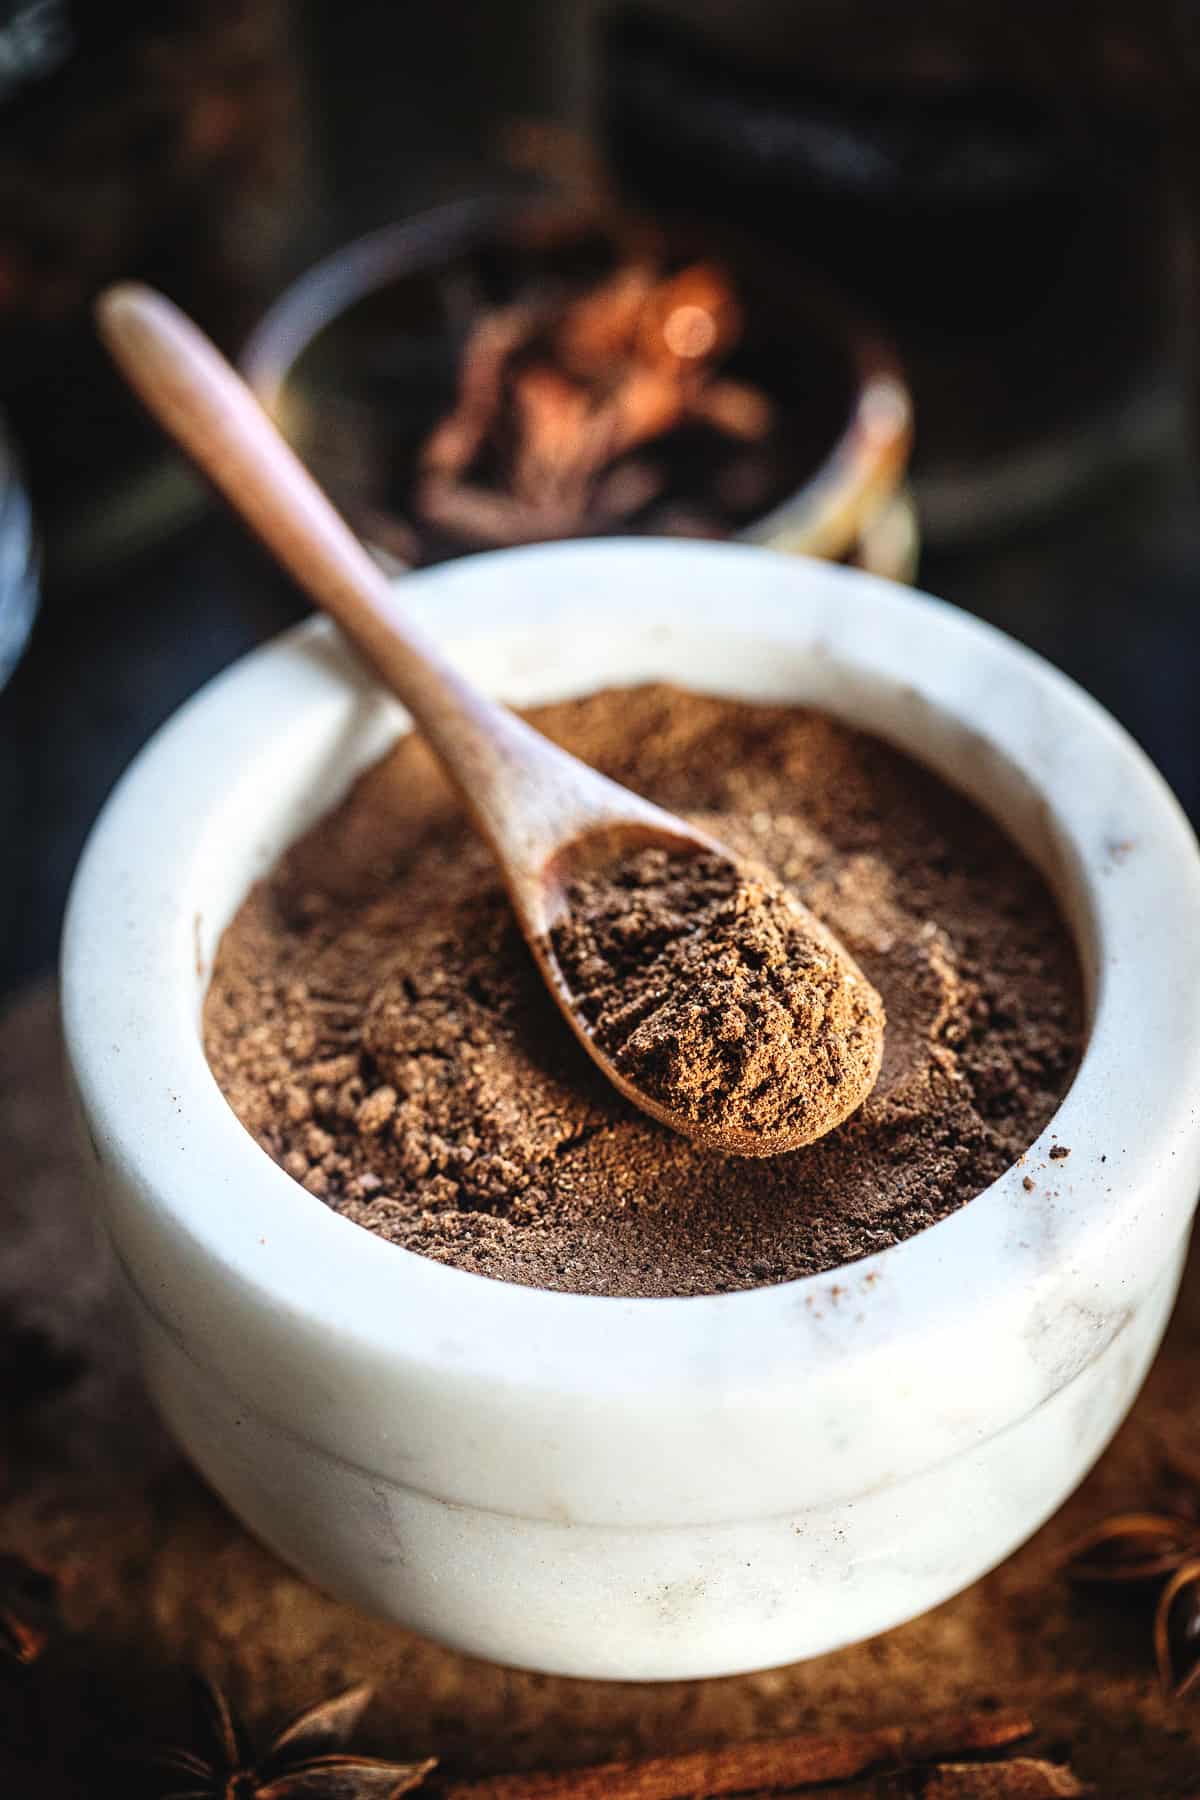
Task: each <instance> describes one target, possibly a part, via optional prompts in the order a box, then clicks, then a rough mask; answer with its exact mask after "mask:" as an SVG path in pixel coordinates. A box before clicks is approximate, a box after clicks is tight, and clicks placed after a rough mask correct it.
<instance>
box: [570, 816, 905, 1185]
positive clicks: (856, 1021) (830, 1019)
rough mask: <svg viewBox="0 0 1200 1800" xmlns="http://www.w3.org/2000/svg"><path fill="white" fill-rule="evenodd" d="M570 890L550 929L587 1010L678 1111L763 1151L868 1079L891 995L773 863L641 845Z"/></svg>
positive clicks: (646, 1090)
mask: <svg viewBox="0 0 1200 1800" xmlns="http://www.w3.org/2000/svg"><path fill="white" fill-rule="evenodd" d="M564 898H565V908H566V910H565V912H564V914H563V917H562V918H561V920H560V921H559V922H558V924H557V925H556V926H555V928H554V930H553V931H552V933H551V939H552V944H553V949H554V954H555V957H556V959H557V962H558V965H559V967H560V968H561V970H562V972H563V975H564V976H565V978H566V981H567V986H568V988H569V989H570V991H571V994H572V997H573V998H574V999H575V1001H576V1003H577V1006H578V1009H579V1013H580V1016H581V1017H582V1018H583V1019H584V1020H585V1022H586V1023H587V1025H588V1027H589V1029H590V1031H591V1034H592V1037H593V1039H594V1041H595V1042H596V1044H597V1045H598V1046H599V1047H600V1049H601V1050H603V1051H604V1052H605V1054H606V1055H607V1056H609V1057H610V1058H611V1060H612V1063H613V1066H614V1068H616V1069H617V1071H618V1072H619V1073H620V1074H621V1075H623V1076H624V1077H625V1078H626V1079H627V1080H628V1081H630V1082H632V1084H633V1085H634V1087H636V1088H637V1089H638V1091H639V1093H643V1094H647V1095H649V1096H650V1098H651V1099H653V1100H655V1101H657V1102H658V1103H659V1104H660V1105H662V1106H665V1107H667V1108H668V1109H669V1110H670V1112H671V1113H672V1115H673V1116H674V1117H676V1118H678V1119H680V1120H684V1121H686V1122H687V1123H688V1124H690V1125H693V1126H701V1127H707V1128H709V1129H711V1130H713V1131H716V1132H722V1133H726V1134H729V1137H730V1138H732V1137H734V1136H736V1138H738V1139H743V1140H748V1141H749V1143H751V1144H753V1145H755V1149H754V1151H753V1153H754V1154H758V1153H759V1150H758V1146H759V1145H762V1144H763V1143H764V1140H767V1141H769V1140H770V1139H778V1138H780V1137H783V1138H785V1139H786V1140H788V1142H789V1143H790V1144H791V1145H795V1144H805V1143H810V1142H811V1141H812V1140H813V1139H814V1138H818V1137H822V1136H823V1135H824V1133H825V1132H827V1131H830V1130H832V1128H833V1127H834V1126H835V1125H839V1124H840V1123H841V1122H842V1120H843V1119H844V1118H845V1117H846V1116H847V1114H848V1113H850V1112H852V1111H853V1110H854V1108H855V1107H856V1106H857V1105H858V1104H859V1102H860V1101H861V1100H862V1099H863V1097H864V1095H865V1094H866V1093H867V1092H868V1091H869V1089H870V1087H871V1084H872V1083H873V1081H874V1080H875V1077H876V1075H877V1073H878V1070H879V1052H880V1046H881V1042H882V1036H883V1029H882V1028H883V1008H882V1006H881V1005H880V1001H879V996H878V994H876V993H875V991H874V989H873V988H872V987H871V986H870V984H869V982H867V981H865V980H864V979H863V977H862V974H861V973H860V971H859V970H857V969H855V968H853V967H852V966H850V965H849V964H848V962H847V960H846V958H845V957H844V955H843V954H842V953H841V951H840V950H839V948H838V946H837V945H836V944H835V943H834V942H833V941H832V940H831V939H830V937H829V934H828V932H827V931H826V930H825V929H824V927H823V926H821V925H820V923H819V922H818V921H817V920H816V919H814V918H813V917H812V915H811V913H809V912H808V911H807V910H806V909H805V908H804V907H802V906H799V905H798V904H797V902H796V901H795V899H794V898H793V897H792V896H791V895H789V893H788V892H787V890H786V889H785V888H783V887H781V886H780V885H779V883H778V882H776V881H773V880H771V878H770V877H769V876H767V875H765V874H759V873H757V872H756V871H755V870H754V869H753V868H751V866H750V865H748V864H746V863H743V862H737V863H735V862H732V861H731V860H730V859H729V858H728V857H726V856H719V855H701V856H697V855H694V854H687V853H678V852H676V853H674V854H673V853H671V852H670V851H668V850H666V849H664V848H662V847H659V846H642V847H641V848H640V849H637V850H631V851H629V852H627V853H626V854H624V855H622V856H620V857H619V858H617V859H616V860H615V861H608V862H605V863H604V864H602V865H601V866H600V867H598V868H597V869H595V870H590V871H588V872H587V873H586V874H581V875H578V876H576V877H575V878H574V879H573V880H572V881H570V882H568V884H567V888H566V893H565V896H564ZM738 1147H739V1148H742V1147H743V1146H742V1145H741V1144H739V1146H738Z"/></svg>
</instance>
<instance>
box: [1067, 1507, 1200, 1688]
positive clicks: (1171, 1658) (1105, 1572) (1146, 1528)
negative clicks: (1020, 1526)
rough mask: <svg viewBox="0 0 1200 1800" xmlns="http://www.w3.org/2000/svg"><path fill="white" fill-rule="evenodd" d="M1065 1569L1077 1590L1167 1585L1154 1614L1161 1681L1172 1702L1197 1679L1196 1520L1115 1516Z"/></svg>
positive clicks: (1074, 1551)
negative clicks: (1083, 1588)
mask: <svg viewBox="0 0 1200 1800" xmlns="http://www.w3.org/2000/svg"><path fill="white" fill-rule="evenodd" d="M1064 1567H1065V1569H1066V1573H1067V1578H1068V1580H1070V1581H1073V1582H1075V1583H1076V1585H1077V1586H1080V1587H1114V1586H1158V1585H1160V1584H1164V1583H1165V1585H1164V1586H1163V1587H1162V1592H1161V1594H1160V1595H1159V1599H1158V1605H1157V1608H1156V1610H1155V1615H1154V1654H1155V1660H1156V1661H1157V1663H1158V1673H1159V1678H1160V1680H1161V1681H1162V1685H1163V1689H1164V1691H1165V1692H1166V1693H1167V1694H1168V1695H1169V1696H1170V1698H1171V1699H1173V1700H1178V1699H1181V1698H1182V1696H1183V1695H1184V1694H1186V1693H1187V1692H1188V1691H1189V1690H1190V1689H1191V1688H1193V1687H1194V1686H1195V1685H1196V1683H1197V1681H1200V1522H1197V1520H1195V1519H1186V1518H1179V1517H1175V1516H1173V1515H1171V1514H1169V1513H1151V1512H1145V1513H1118V1514H1117V1515H1116V1516H1115V1517H1114V1518H1111V1519H1105V1520H1104V1521H1103V1523H1102V1524H1100V1525H1097V1526H1096V1527H1095V1528H1094V1529H1093V1530H1091V1531H1089V1532H1088V1533H1087V1534H1086V1536H1084V1537H1082V1538H1080V1539H1079V1541H1078V1542H1077V1543H1076V1544H1074V1545H1073V1546H1072V1548H1071V1549H1070V1550H1069V1551H1068V1552H1067V1555H1066V1558H1065V1560H1064Z"/></svg>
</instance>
